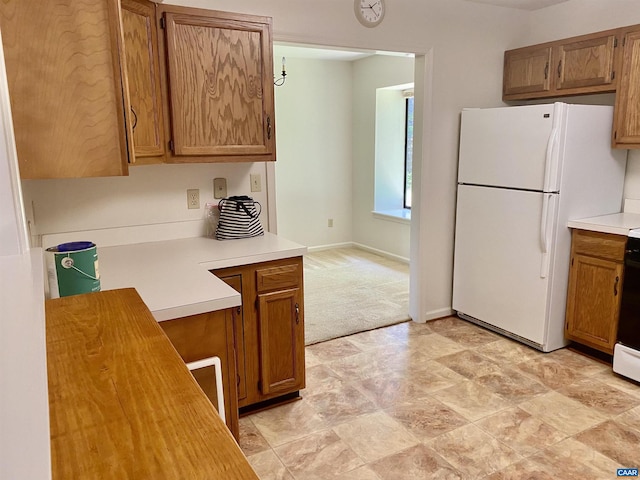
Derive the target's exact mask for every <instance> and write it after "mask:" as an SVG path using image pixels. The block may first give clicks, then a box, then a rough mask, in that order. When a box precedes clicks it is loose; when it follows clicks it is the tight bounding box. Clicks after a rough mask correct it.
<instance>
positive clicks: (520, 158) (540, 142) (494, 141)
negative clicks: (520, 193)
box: [458, 104, 560, 190]
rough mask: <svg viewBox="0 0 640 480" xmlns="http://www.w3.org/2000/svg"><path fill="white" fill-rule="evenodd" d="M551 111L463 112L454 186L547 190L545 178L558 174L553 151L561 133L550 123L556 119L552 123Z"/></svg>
mask: <svg viewBox="0 0 640 480" xmlns="http://www.w3.org/2000/svg"><path fill="white" fill-rule="evenodd" d="M555 107H556V106H555V105H554V104H550V105H530V106H524V107H505V108H489V109H469V110H463V111H462V126H461V132H460V160H459V167H458V182H459V183H468V184H475V185H493V186H502V187H507V188H517V189H527V190H545V173H546V172H547V171H549V173H548V174H547V175H546V176H547V177H550V176H552V175H555V172H557V166H556V165H553V162H554V160H555V158H557V155H556V153H557V149H556V151H554V150H553V147H554V146H555V145H556V144H557V143H556V142H557V139H558V136H559V134H560V132H559V130H558V129H559V125H555V128H554V120H555V121H556V122H558V123H559V121H560V118H557V119H554V109H555ZM558 108H559V107H558ZM552 133H553V135H552ZM552 172H553V173H552ZM556 176H557V175H556ZM553 183H555V182H553ZM547 184H549V180H547Z"/></svg>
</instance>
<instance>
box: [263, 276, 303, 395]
mask: <svg viewBox="0 0 640 480" xmlns="http://www.w3.org/2000/svg"><path fill="white" fill-rule="evenodd" d="M302 308H303V306H302V301H301V299H300V289H298V288H294V289H290V290H283V291H277V292H272V293H263V294H260V295H258V316H259V322H260V369H261V372H262V379H261V382H260V387H261V390H262V393H263V394H264V395H271V394H274V393H278V392H283V393H285V392H290V391H292V390H299V389H300V388H303V387H304V351H301V350H303V349H304V324H303V323H302V321H301V319H302V317H303V315H304V313H303V311H302Z"/></svg>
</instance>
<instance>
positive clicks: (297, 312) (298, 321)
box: [296, 303, 300, 325]
mask: <svg viewBox="0 0 640 480" xmlns="http://www.w3.org/2000/svg"><path fill="white" fill-rule="evenodd" d="M299 324H300V305H298V304H297V303H296V325H299Z"/></svg>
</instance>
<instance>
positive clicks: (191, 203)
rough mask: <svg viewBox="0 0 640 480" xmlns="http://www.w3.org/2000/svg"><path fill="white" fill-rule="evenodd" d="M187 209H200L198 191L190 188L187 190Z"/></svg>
mask: <svg viewBox="0 0 640 480" xmlns="http://www.w3.org/2000/svg"><path fill="white" fill-rule="evenodd" d="M187 208H188V209H193V208H200V189H198V188H190V189H189V190H187Z"/></svg>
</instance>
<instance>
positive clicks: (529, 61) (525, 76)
mask: <svg viewBox="0 0 640 480" xmlns="http://www.w3.org/2000/svg"><path fill="white" fill-rule="evenodd" d="M550 68H551V47H543V48H540V47H535V48H520V49H517V50H509V51H506V52H505V53H504V78H503V82H504V83H503V87H502V95H503V96H504V97H508V96H509V95H521V94H527V93H528V94H531V93H541V92H547V91H549V89H550V88H551V80H550V79H551V75H550V72H549V69H550Z"/></svg>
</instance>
